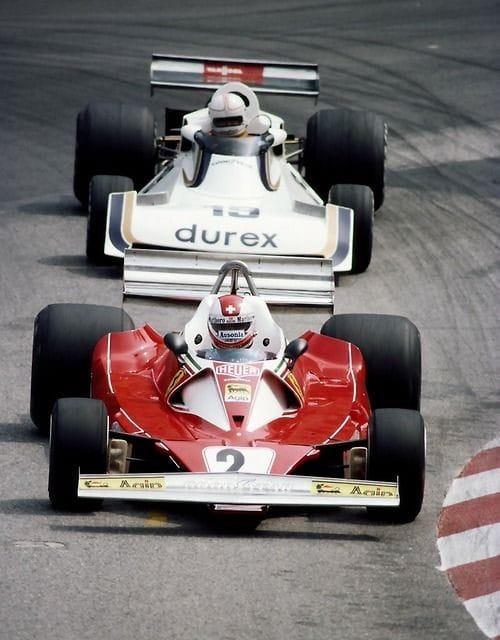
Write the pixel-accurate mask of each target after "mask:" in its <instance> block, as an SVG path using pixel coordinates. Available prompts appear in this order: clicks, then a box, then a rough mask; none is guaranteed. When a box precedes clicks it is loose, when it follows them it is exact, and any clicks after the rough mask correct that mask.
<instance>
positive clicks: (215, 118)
mask: <svg viewBox="0 0 500 640" xmlns="http://www.w3.org/2000/svg"><path fill="white" fill-rule="evenodd" d="M208 114H209V116H210V121H211V122H212V130H213V131H214V133H217V134H220V135H226V136H239V135H240V134H242V133H243V132H244V131H245V129H246V126H247V113H246V106H245V102H244V101H243V99H242V98H241V97H240V96H239V95H238V94H237V93H219V94H217V93H216V94H215V95H214V96H213V97H212V99H211V100H210V102H209V103H208Z"/></svg>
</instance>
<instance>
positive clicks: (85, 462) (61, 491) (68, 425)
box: [48, 398, 109, 511]
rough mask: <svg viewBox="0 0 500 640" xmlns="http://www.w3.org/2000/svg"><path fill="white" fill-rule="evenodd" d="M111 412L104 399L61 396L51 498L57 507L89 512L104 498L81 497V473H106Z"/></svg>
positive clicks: (54, 426)
mask: <svg viewBox="0 0 500 640" xmlns="http://www.w3.org/2000/svg"><path fill="white" fill-rule="evenodd" d="M108 438H109V436H108V415H107V412H106V407H105V406H104V403H103V402H102V401H101V400H92V399H90V398H62V399H60V400H58V401H57V402H56V403H55V405H54V409H53V411H52V420H51V429H50V454H49V455H50V461H49V486H48V488H49V499H50V502H51V504H52V506H53V507H54V508H55V509H63V510H72V511H75V510H80V511H89V510H96V509H100V508H101V507H102V500H101V499H97V498H96V499H81V498H78V474H79V470H80V472H81V473H106V471H107V464H108V463H107V460H108Z"/></svg>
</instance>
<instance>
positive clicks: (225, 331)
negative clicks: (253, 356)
mask: <svg viewBox="0 0 500 640" xmlns="http://www.w3.org/2000/svg"><path fill="white" fill-rule="evenodd" d="M254 324H255V313H254V311H253V309H252V304H251V302H250V301H249V300H248V298H246V297H242V296H239V295H236V294H228V295H223V296H220V297H219V298H216V299H215V300H214V301H213V303H212V305H211V307H210V310H209V312H208V331H209V333H210V337H211V339H212V343H213V345H214V347H222V348H226V349H230V348H233V349H240V348H245V347H250V346H251V345H252V342H253V339H254V336H255V330H254Z"/></svg>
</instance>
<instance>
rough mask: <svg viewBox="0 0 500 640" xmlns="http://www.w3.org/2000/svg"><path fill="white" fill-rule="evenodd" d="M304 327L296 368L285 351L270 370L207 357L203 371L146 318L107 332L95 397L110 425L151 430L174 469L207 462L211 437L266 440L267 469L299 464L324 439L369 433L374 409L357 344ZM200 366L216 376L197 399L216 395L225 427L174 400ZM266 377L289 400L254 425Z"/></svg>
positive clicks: (95, 373) (296, 468)
mask: <svg viewBox="0 0 500 640" xmlns="http://www.w3.org/2000/svg"><path fill="white" fill-rule="evenodd" d="M302 337H303V338H304V339H305V340H307V342H308V348H307V350H306V352H305V353H304V354H303V355H301V356H300V357H299V358H298V359H297V361H296V362H295V364H294V366H293V370H292V371H290V370H289V369H288V368H287V366H286V362H284V361H283V360H282V361H281V363H279V362H278V361H273V364H272V370H269V368H268V369H266V362H268V363H269V362H270V361H264V362H260V363H252V364H251V365H249V366H250V369H248V367H247V368H245V366H241V367H239V366H233V365H228V364H227V363H222V362H212V363H211V364H210V367H212V368H209V369H203V370H201V371H200V370H199V369H197V368H196V367H193V366H192V365H191V363H190V362H189V360H187V361H186V364H185V365H184V366H183V365H181V364H179V361H178V359H177V357H176V356H175V354H174V353H173V352H171V351H170V350H169V349H168V348H167V347H166V346H165V344H164V341H163V337H162V336H161V335H159V334H158V333H157V332H156V331H155V330H154V329H152V328H151V327H150V326H149V325H145V326H144V327H142V328H140V329H136V330H133V331H126V332H121V333H112V334H108V335H107V336H104V337H103V338H101V340H99V342H98V343H97V345H96V347H95V350H94V355H93V363H92V397H94V398H100V399H102V400H103V401H104V403H105V404H106V407H107V409H108V413H109V418H110V428H111V431H112V432H123V433H124V434H129V435H131V436H134V438H135V439H136V440H137V438H136V437H137V436H142V437H143V438H146V439H149V440H150V441H151V439H153V441H154V449H155V453H156V454H158V453H160V454H163V455H165V456H167V457H169V458H170V459H171V460H173V461H174V462H175V464H176V465H177V466H178V468H179V469H180V470H186V471H193V472H203V471H207V464H206V459H205V457H204V451H205V450H206V449H207V447H211V446H214V445H216V446H218V447H265V448H267V449H268V450H269V449H272V450H273V451H274V452H275V455H274V456H273V460H272V464H271V465H270V468H269V469H268V471H267V472H268V473H273V474H288V473H301V472H302V470H303V468H304V465H305V464H310V463H311V462H313V463H314V460H315V459H319V457H320V456H321V452H322V451H323V450H324V449H325V448H328V446H329V445H337V444H340V443H350V444H349V445H348V446H347V447H344V448H348V447H350V446H354V445H355V444H357V443H358V441H359V440H362V441H366V438H367V424H368V420H369V417H370V413H371V412H370V403H369V399H368V395H367V391H366V385H365V365H364V361H363V357H362V355H361V352H360V351H359V349H358V348H357V347H355V346H354V345H352V344H350V343H348V342H344V341H341V340H336V339H334V338H329V337H326V336H323V335H320V334H318V333H314V332H311V331H308V332H306V333H305V334H304V335H303V336H302ZM267 366H268V367H269V366H271V365H267ZM249 373H250V375H248V374H249ZM201 376H205V377H206V376H211V378H212V379H213V384H212V386H213V394H212V397H203V398H202V402H203V403H204V405H205V406H207V407H208V406H209V403H216V402H217V403H219V404H221V406H222V407H223V408H224V409H225V411H226V418H225V419H226V421H227V425H226V427H225V429H222V428H221V427H220V426H217V425H216V424H214V423H213V422H210V421H209V420H208V419H206V417H205V418H204V417H203V415H200V411H197V412H196V413H193V412H191V411H190V410H189V407H186V406H183V405H182V402H179V397H180V394H181V393H182V390H183V389H186V388H187V385H193V384H198V381H200V380H201ZM205 380H206V378H205ZM263 384H265V385H266V386H267V388H269V389H275V390H276V391H277V392H278V393H279V394H280V396H282V397H284V398H285V399H286V404H287V406H286V408H285V410H284V411H282V412H281V415H278V416H274V417H273V419H272V420H270V421H269V422H265V423H264V424H262V425H261V426H258V428H256V427H255V420H254V418H252V416H251V414H252V413H253V414H255V412H256V411H257V409H259V410H261V409H262V408H259V407H256V406H255V403H256V402H258V398H259V396H258V389H259V385H263ZM217 396H218V397H217ZM263 410H264V412H265V410H266V407H263ZM252 420H253V421H254V423H253V424H254V426H253V427H252V428H251V429H250V430H249V428H248V427H249V425H250V424H251V422H252ZM116 437H118V436H116Z"/></svg>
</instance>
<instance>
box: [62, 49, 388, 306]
mask: <svg viewBox="0 0 500 640" xmlns="http://www.w3.org/2000/svg"><path fill="white" fill-rule="evenodd" d="M158 87H162V88H167V87H175V88H186V87H189V88H193V89H200V88H201V89H210V90H212V91H215V92H214V93H213V95H212V97H211V100H210V103H209V104H208V106H207V107H204V108H202V109H198V110H196V111H192V112H189V113H186V111H185V110H184V111H179V110H171V109H168V108H167V109H166V110H165V120H166V127H165V128H166V132H165V135H164V136H161V137H157V135H156V123H155V121H154V117H153V115H152V113H151V111H150V110H149V109H147V108H145V107H135V106H131V105H124V104H117V103H92V104H89V105H87V107H86V108H85V109H83V110H82V111H81V112H80V113H79V114H78V120H77V139H76V153H75V173H74V191H75V195H76V197H77V198H78V199H79V200H80V201H81V202H82V204H84V205H87V206H88V228H87V257H88V259H89V260H90V261H91V262H93V263H96V264H100V263H105V262H106V261H109V260H110V259H113V258H123V259H124V294H126V295H142V296H148V295H151V296H162V297H172V298H180V299H191V300H199V299H201V298H202V297H203V296H204V295H206V293H207V291H208V290H209V289H210V287H211V283H212V282H213V277H214V274H216V273H217V270H218V266H219V265H220V263H221V261H223V260H224V259H228V258H231V257H244V259H245V261H246V262H247V264H249V265H250V266H251V269H252V271H253V272H254V274H255V278H256V281H257V284H258V287H259V289H260V290H261V292H262V295H263V297H264V298H265V299H266V300H267V301H268V302H280V303H285V304H287V303H288V304H292V303H293V304H328V305H332V304H333V294H334V275H335V273H341V272H347V273H359V272H362V271H365V270H366V268H367V267H368V265H369V263H370V260H371V252H372V233H373V216H374V211H375V210H376V209H377V208H378V207H380V206H381V204H382V202H383V198H384V161H385V146H386V126H385V124H384V122H383V120H382V118H381V117H380V116H376V115H374V114H371V113H368V112H363V111H353V110H348V109H323V110H320V111H318V112H316V113H315V114H314V115H312V116H311V117H310V118H309V120H308V122H307V134H306V138H305V139H299V138H296V137H294V136H291V135H289V134H287V132H286V131H285V127H284V121H283V119H282V118H280V117H278V116H276V115H274V114H272V113H269V112H267V111H263V110H261V108H260V104H259V100H258V98H257V95H256V93H262V94H265V93H277V94H284V95H295V96H312V97H317V96H318V95H319V75H318V68H317V66H316V65H312V64H305V63H288V64H285V63H279V62H258V61H251V60H228V59H207V58H203V59H202V58H192V57H179V56H170V55H160V54H154V55H153V60H152V63H151V88H152V91H153V90H154V89H155V88H158ZM235 96H236V97H235ZM228 101H229V102H231V101H232V103H234V104H235V105H236V107H235V109H236V111H238V105H239V104H241V105H242V109H241V110H240V111H238V117H237V120H238V124H243V127H242V129H244V131H243V134H244V135H239V134H238V135H234V131H231V132H229V133H228V135H225V134H224V129H223V127H221V130H220V131H218V130H217V127H216V126H215V125H214V122H215V121H216V120H217V118H215V120H214V109H215V108H216V107H214V106H213V105H216V104H219V105H220V104H222V105H227V104H229V103H228ZM232 103H231V104H232ZM236 111H235V113H236ZM223 115H225V116H227V115H228V113H226V111H224V112H223ZM238 118H239V119H238ZM221 122H222V121H221Z"/></svg>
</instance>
